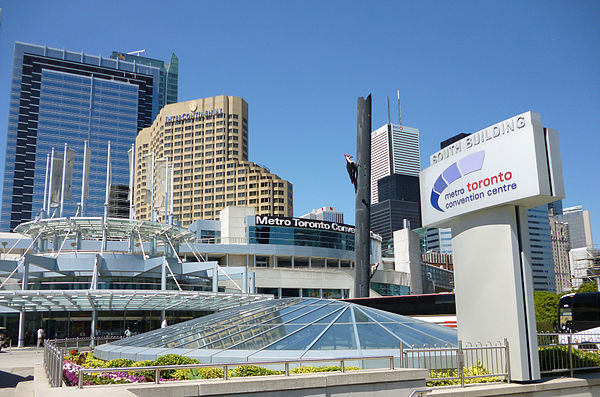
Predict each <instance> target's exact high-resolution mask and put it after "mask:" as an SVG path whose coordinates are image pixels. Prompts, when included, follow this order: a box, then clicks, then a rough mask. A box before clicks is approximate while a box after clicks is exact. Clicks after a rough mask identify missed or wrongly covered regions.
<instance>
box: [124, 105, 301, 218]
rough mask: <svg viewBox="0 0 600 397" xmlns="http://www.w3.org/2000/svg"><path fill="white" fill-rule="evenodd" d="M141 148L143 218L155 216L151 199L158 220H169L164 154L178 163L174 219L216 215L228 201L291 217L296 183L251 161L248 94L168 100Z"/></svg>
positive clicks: (138, 194) (138, 203) (139, 208)
mask: <svg viewBox="0 0 600 397" xmlns="http://www.w3.org/2000/svg"><path fill="white" fill-rule="evenodd" d="M135 151H136V153H135V164H136V165H135V169H136V177H135V213H136V217H137V219H141V220H149V219H150V202H151V201H153V202H154V208H155V212H156V213H157V214H158V218H157V220H158V221H163V220H164V217H165V212H164V202H165V201H166V200H165V199H164V194H165V193H164V192H165V184H167V183H168V184H169V185H170V184H171V180H170V179H171V178H165V170H166V167H165V159H168V164H169V165H170V166H171V165H172V167H173V172H172V174H173V175H172V179H173V187H174V188H173V197H172V200H173V216H174V218H175V219H178V220H179V221H180V222H181V225H183V226H188V225H189V224H190V223H192V222H193V221H195V220H197V219H213V220H217V219H219V213H220V211H221V210H222V209H223V208H225V207H227V206H251V207H255V208H256V214H257V215H274V216H286V217H291V216H293V198H292V184H291V183H290V182H288V181H286V180H283V179H281V178H280V177H278V176H277V175H275V174H272V173H271V172H270V171H269V170H268V169H266V168H264V167H261V166H258V165H257V164H255V163H253V162H250V161H248V104H247V103H246V101H244V100H243V99H242V98H238V97H234V96H225V95H219V96H216V97H211V98H203V99H197V100H193V101H186V102H179V103H174V104H170V105H166V106H165V107H163V108H162V110H161V111H160V113H159V114H158V116H157V117H156V119H155V120H154V123H153V124H152V126H150V127H147V128H144V129H143V130H141V131H140V132H139V134H138V136H137V138H136V149H135ZM153 153H154V167H152V154H153ZM153 168H154V173H153V174H152V171H151V170H152V169H153ZM150 175H153V179H154V183H151V181H150V180H149V179H150ZM152 186H153V192H154V194H153V195H151V194H150V191H149V190H150V188H151V187H152ZM169 190H170V189H169ZM150 197H153V199H151V198H150Z"/></svg>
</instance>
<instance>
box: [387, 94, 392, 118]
mask: <svg viewBox="0 0 600 397" xmlns="http://www.w3.org/2000/svg"><path fill="white" fill-rule="evenodd" d="M387 105H388V124H392V122H391V121H390V97H389V96H388V97H387Z"/></svg>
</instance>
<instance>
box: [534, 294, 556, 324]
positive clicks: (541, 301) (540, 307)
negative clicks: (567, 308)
mask: <svg viewBox="0 0 600 397" xmlns="http://www.w3.org/2000/svg"><path fill="white" fill-rule="evenodd" d="M559 299H560V297H559V296H558V295H556V294H553V293H552V292H548V291H534V292H533V302H534V304H535V322H536V325H537V330H538V332H542V331H552V330H553V328H554V325H555V324H557V323H558V300H559Z"/></svg>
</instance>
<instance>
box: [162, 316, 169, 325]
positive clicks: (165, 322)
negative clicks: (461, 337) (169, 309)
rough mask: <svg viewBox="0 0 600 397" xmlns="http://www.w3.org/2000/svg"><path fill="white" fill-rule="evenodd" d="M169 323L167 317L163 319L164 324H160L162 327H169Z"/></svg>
mask: <svg viewBox="0 0 600 397" xmlns="http://www.w3.org/2000/svg"><path fill="white" fill-rule="evenodd" d="M167 325H169V324H167V318H166V317H165V319H164V320H163V321H162V324H160V327H161V328H167Z"/></svg>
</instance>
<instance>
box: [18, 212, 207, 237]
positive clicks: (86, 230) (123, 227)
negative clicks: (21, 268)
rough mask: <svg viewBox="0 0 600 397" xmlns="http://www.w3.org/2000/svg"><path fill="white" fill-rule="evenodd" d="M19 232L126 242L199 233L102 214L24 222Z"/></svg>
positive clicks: (162, 224)
mask: <svg viewBox="0 0 600 397" xmlns="http://www.w3.org/2000/svg"><path fill="white" fill-rule="evenodd" d="M15 232H17V233H22V234H24V235H26V236H28V237H31V238H35V237H36V236H37V237H40V238H42V239H48V238H55V237H56V236H60V237H63V238H64V237H65V236H72V237H74V236H75V234H76V233H79V235H80V236H81V238H83V239H94V240H102V238H103V237H105V238H107V239H109V240H122V241H126V240H128V239H129V237H130V236H131V235H133V236H134V237H135V238H138V237H139V238H140V239H141V240H149V239H151V238H153V237H155V238H157V239H159V240H166V239H169V240H171V241H173V242H178V243H179V242H193V241H195V240H196V235H195V234H194V233H193V232H191V231H189V230H188V229H187V228H184V227H181V226H175V225H167V224H165V223H160V222H152V221H140V220H133V219H121V218H106V219H103V218H101V217H71V218H46V219H37V220H34V221H30V222H24V223H21V224H20V225H18V226H17V227H16V228H15Z"/></svg>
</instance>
